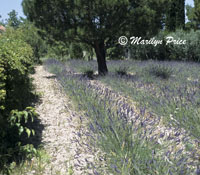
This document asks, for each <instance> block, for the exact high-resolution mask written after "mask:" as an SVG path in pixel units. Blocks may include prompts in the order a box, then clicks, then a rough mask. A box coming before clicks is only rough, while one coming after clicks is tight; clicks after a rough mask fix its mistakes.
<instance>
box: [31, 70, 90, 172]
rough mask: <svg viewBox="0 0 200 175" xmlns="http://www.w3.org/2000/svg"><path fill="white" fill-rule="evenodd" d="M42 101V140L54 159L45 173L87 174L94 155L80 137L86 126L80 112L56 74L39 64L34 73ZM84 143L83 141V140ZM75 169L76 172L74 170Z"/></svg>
mask: <svg viewBox="0 0 200 175" xmlns="http://www.w3.org/2000/svg"><path fill="white" fill-rule="evenodd" d="M32 77H33V78H34V81H33V83H34V85H35V86H36V91H37V93H39V94H41V102H40V103H39V104H38V105H36V111H37V113H38V114H39V118H40V120H41V124H43V125H44V126H45V128H44V130H43V132H42V143H43V145H44V148H45V150H46V151H47V153H48V154H49V155H50V163H49V164H48V165H47V166H46V168H45V172H44V174H45V175H57V174H60V175H67V174H70V175H71V174H74V175H79V174H83V175H86V171H87V169H85V168H84V167H85V166H86V164H87V163H86V160H85V159H87V160H89V159H90V160H91V159H93V155H92V153H89V152H87V149H85V148H84V145H83V142H86V139H85V140H84V139H83V138H82V139H81V138H80V137H78V134H77V133H79V134H80V133H81V131H82V130H83V124H82V122H81V120H80V114H78V113H77V112H75V111H74V110H73V106H72V103H71V102H70V100H69V98H68V97H67V96H66V95H65V94H64V93H63V92H62V91H61V89H60V87H59V84H58V83H57V82H56V80H55V76H54V75H52V74H50V73H49V72H47V71H45V70H44V68H43V66H37V67H36V73H35V74H34V75H33V76H32ZM81 143H82V144H81ZM72 172H73V173H72Z"/></svg>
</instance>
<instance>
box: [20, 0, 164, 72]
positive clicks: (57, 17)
mask: <svg viewBox="0 0 200 175" xmlns="http://www.w3.org/2000/svg"><path fill="white" fill-rule="evenodd" d="M164 1H165V0H150V1H149V0H23V2H22V5H23V10H24V13H25V15H26V16H27V18H28V19H29V20H30V21H33V22H34V23H35V25H36V26H37V27H39V28H40V29H42V30H43V31H45V34H46V35H50V36H52V37H53V38H54V39H56V40H60V41H64V42H69V41H74V42H81V43H85V44H88V45H90V46H91V47H93V48H94V50H95V53H96V57H97V62H98V72H99V74H102V75H103V74H106V73H107V72H108V69H107V65H106V50H107V49H108V48H109V47H110V46H111V45H112V44H110V43H116V42H118V38H119V36H121V35H128V34H129V35H130V36H131V35H135V36H147V35H149V36H150V35H151V34H152V33H155V32H157V30H158V28H161V22H160V21H159V20H158V19H159V18H160V16H162V13H160V11H159V12H158V9H160V6H161V7H164V6H163V3H164ZM153 4H155V5H153ZM158 7H159V8H158ZM161 9H162V8H161ZM152 26H153V27H152Z"/></svg>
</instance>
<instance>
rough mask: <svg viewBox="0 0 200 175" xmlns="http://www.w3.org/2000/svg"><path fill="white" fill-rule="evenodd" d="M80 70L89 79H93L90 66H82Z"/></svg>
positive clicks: (92, 71)
mask: <svg viewBox="0 0 200 175" xmlns="http://www.w3.org/2000/svg"><path fill="white" fill-rule="evenodd" d="M81 72H82V73H83V75H84V76H86V77H88V78H89V79H94V70H93V69H92V68H91V67H84V68H82V70H81Z"/></svg>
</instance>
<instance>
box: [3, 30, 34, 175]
mask: <svg viewBox="0 0 200 175" xmlns="http://www.w3.org/2000/svg"><path fill="white" fill-rule="evenodd" d="M32 60H33V51H32V48H31V46H30V45H28V44H27V43H26V42H25V41H23V40H22V39H21V38H20V36H19V35H18V34H17V32H15V30H14V29H8V30H7V31H6V32H5V33H1V34H0V174H1V172H2V173H3V174H9V173H10V169H9V164H10V163H12V162H13V161H15V162H18V163H19V162H20V161H22V160H24V158H26V157H27V156H30V157H31V154H32V153H33V152H34V151H35V149H34V147H33V145H32V144H29V139H28V138H29V137H30V136H31V135H34V130H33V129H32V128H31V126H30V123H32V122H33V120H34V118H35V117H36V113H35V110H34V108H32V107H30V106H31V103H32V100H33V99H34V97H35V96H34V94H33V93H32V92H31V90H32V85H31V80H30V78H29V73H30V71H31V70H33V62H32Z"/></svg>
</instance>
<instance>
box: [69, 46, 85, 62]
mask: <svg viewBox="0 0 200 175" xmlns="http://www.w3.org/2000/svg"><path fill="white" fill-rule="evenodd" d="M69 54H70V58H71V59H83V50H82V48H81V46H80V44H77V43H71V45H70V49H69Z"/></svg>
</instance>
